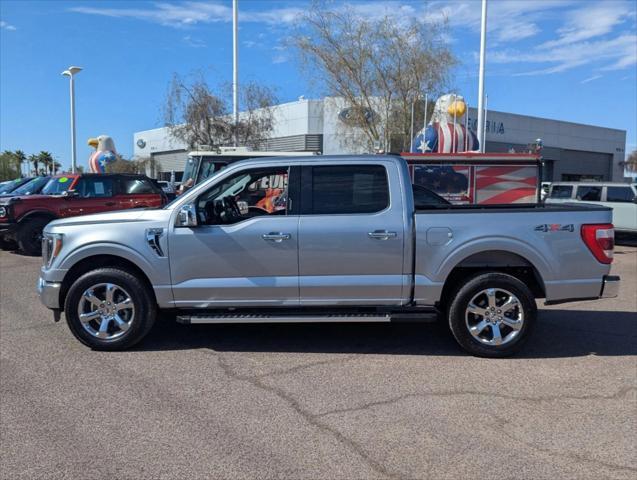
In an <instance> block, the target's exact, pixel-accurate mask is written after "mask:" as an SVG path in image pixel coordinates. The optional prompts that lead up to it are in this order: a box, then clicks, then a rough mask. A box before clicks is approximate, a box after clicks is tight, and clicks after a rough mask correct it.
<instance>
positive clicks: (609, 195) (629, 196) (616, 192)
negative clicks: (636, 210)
mask: <svg viewBox="0 0 637 480" xmlns="http://www.w3.org/2000/svg"><path fill="white" fill-rule="evenodd" d="M606 201H607V202H620V203H632V202H634V201H635V192H633V190H632V188H630V187H629V186H625V187H606Z"/></svg>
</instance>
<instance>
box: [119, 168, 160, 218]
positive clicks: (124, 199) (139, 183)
mask: <svg viewBox="0 0 637 480" xmlns="http://www.w3.org/2000/svg"><path fill="white" fill-rule="evenodd" d="M118 185H119V188H118V194H117V198H116V201H117V202H118V205H119V208H120V209H122V210H126V209H129V208H146V207H159V206H160V205H161V192H160V191H159V190H160V189H159V187H156V186H155V185H153V183H152V182H151V181H150V179H148V178H144V177H133V176H125V175H123V176H121V177H118Z"/></svg>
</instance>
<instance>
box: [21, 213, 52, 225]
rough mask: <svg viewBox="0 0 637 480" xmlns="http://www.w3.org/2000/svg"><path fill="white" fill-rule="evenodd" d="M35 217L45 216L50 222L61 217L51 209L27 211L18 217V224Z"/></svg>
mask: <svg viewBox="0 0 637 480" xmlns="http://www.w3.org/2000/svg"><path fill="white" fill-rule="evenodd" d="M34 218H45V219H48V220H49V222H52V221H53V220H57V219H58V218H59V217H58V216H57V215H56V214H54V213H53V212H51V211H50V210H32V211H30V212H27V213H25V214H24V215H22V216H21V217H20V218H19V219H18V225H20V224H22V223H24V222H26V221H28V220H33V219H34Z"/></svg>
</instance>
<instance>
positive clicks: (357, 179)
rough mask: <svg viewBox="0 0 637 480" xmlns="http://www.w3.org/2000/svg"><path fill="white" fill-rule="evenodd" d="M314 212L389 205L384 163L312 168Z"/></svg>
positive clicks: (349, 211)
mask: <svg viewBox="0 0 637 480" xmlns="http://www.w3.org/2000/svg"><path fill="white" fill-rule="evenodd" d="M311 202H312V207H311V210H310V211H311V212H312V213H313V214H358V213H375V212H380V211H381V210H384V209H385V208H387V206H388V205H389V187H388V184H387V173H386V172H385V167H383V166H381V165H344V166H325V167H313V168H312V199H311Z"/></svg>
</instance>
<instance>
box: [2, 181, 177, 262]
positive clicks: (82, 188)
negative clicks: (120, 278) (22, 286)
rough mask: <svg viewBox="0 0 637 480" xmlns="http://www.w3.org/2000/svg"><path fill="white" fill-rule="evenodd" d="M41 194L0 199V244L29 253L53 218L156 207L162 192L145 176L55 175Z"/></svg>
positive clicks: (163, 199)
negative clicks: (15, 247)
mask: <svg viewBox="0 0 637 480" xmlns="http://www.w3.org/2000/svg"><path fill="white" fill-rule="evenodd" d="M41 193H42V194H41V195H29V196H16V197H10V198H6V199H0V246H2V247H3V248H11V247H13V246H14V245H15V243H16V242H17V246H19V248H20V249H21V250H22V251H23V252H25V253H27V254H29V255H37V254H39V253H40V251H41V245H40V242H41V238H42V229H43V228H44V226H45V225H46V224H47V223H49V222H50V221H52V220H55V219H56V218H64V217H73V216H78V215H89V214H92V213H102V212H109V211H113V210H125V209H130V208H145V207H160V206H162V205H164V204H166V195H165V194H164V192H163V191H162V190H161V188H159V187H158V186H157V185H156V184H155V182H153V181H152V180H151V179H150V178H148V177H147V176H145V175H136V174H123V173H117V174H83V175H73V174H65V175H57V176H55V177H52V178H51V179H50V180H49V183H48V184H47V185H46V186H45V187H44V188H43V189H42V192H41Z"/></svg>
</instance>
